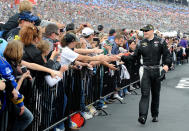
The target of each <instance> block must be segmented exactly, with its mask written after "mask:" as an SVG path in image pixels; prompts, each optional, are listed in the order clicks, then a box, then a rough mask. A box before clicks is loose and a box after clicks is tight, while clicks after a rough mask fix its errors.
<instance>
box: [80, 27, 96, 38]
mask: <svg viewBox="0 0 189 131" xmlns="http://www.w3.org/2000/svg"><path fill="white" fill-rule="evenodd" d="M92 34H94V30H93V29H91V28H89V27H86V28H84V29H83V30H82V36H89V35H92Z"/></svg>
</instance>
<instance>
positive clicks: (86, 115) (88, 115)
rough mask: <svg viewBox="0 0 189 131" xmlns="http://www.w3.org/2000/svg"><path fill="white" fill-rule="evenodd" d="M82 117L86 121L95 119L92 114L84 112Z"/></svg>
mask: <svg viewBox="0 0 189 131" xmlns="http://www.w3.org/2000/svg"><path fill="white" fill-rule="evenodd" d="M82 116H83V117H84V118H85V120H89V119H91V118H93V115H92V114H91V113H90V112H82Z"/></svg>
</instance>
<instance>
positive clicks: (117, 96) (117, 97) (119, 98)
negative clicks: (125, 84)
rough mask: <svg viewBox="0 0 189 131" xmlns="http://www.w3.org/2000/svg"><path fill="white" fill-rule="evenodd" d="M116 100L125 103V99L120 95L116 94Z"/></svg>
mask: <svg viewBox="0 0 189 131" xmlns="http://www.w3.org/2000/svg"><path fill="white" fill-rule="evenodd" d="M114 98H116V99H118V100H120V101H123V98H122V97H120V96H119V95H118V94H114Z"/></svg>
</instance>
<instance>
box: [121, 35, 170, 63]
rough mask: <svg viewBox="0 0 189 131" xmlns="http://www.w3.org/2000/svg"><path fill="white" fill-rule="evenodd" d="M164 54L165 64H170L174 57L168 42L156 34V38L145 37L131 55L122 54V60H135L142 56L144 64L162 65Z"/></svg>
mask: <svg viewBox="0 0 189 131" xmlns="http://www.w3.org/2000/svg"><path fill="white" fill-rule="evenodd" d="M162 55H163V61H162V62H163V63H162V64H163V65H168V66H170V65H171V63H172V59H171V57H170V52H169V50H168V48H167V44H166V42H165V41H162V39H160V38H158V37H157V36H154V39H153V40H151V41H149V40H147V39H144V40H142V41H141V42H140V44H139V45H137V47H136V50H135V52H134V54H133V55H131V56H122V57H121V60H122V61H124V62H128V61H133V60H134V59H137V58H140V57H141V56H142V59H143V65H146V66H153V65H160V60H161V56H162Z"/></svg>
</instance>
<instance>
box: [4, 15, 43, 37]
mask: <svg viewBox="0 0 189 131" xmlns="http://www.w3.org/2000/svg"><path fill="white" fill-rule="evenodd" d="M19 17H20V13H16V14H15V15H13V16H12V17H10V18H9V20H8V21H7V22H6V23H5V24H4V25H2V26H1V30H3V31H5V32H4V33H3V38H5V37H6V34H7V33H8V32H9V31H10V30H11V29H14V28H16V27H18V24H19V23H18V21H19ZM40 23H41V20H40V19H39V20H38V21H36V22H35V25H36V26H39V25H40Z"/></svg>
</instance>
